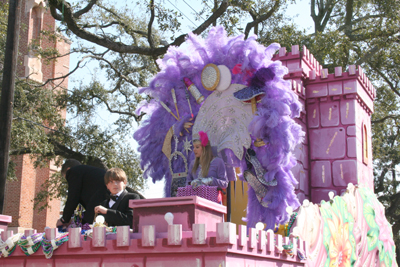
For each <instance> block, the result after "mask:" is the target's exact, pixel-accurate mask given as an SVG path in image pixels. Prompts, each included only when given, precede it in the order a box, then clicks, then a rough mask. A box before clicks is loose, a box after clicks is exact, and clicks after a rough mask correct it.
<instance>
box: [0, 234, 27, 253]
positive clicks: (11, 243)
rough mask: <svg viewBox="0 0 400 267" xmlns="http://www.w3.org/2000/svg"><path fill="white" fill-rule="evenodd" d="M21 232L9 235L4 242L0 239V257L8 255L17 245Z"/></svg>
mask: <svg viewBox="0 0 400 267" xmlns="http://www.w3.org/2000/svg"><path fill="white" fill-rule="evenodd" d="M21 236H22V234H20V233H18V234H15V235H13V236H10V237H9V238H8V239H7V240H6V241H5V242H4V241H3V240H1V239H0V257H1V256H3V257H8V256H10V255H11V254H12V253H13V252H14V250H15V247H16V246H17V242H18V240H20V238H21Z"/></svg>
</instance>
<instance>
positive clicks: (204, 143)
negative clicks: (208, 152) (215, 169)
mask: <svg viewBox="0 0 400 267" xmlns="http://www.w3.org/2000/svg"><path fill="white" fill-rule="evenodd" d="M199 136H200V142H201V145H202V146H207V144H208V136H207V133H205V132H203V131H200V132H199Z"/></svg>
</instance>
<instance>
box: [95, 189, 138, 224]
mask: <svg viewBox="0 0 400 267" xmlns="http://www.w3.org/2000/svg"><path fill="white" fill-rule="evenodd" d="M130 199H140V196H139V195H137V194H135V193H128V191H126V190H124V191H123V192H122V193H121V195H120V196H119V197H118V199H117V201H116V202H115V203H114V205H113V206H112V207H111V208H110V207H109V205H108V202H109V201H110V199H109V198H108V199H106V200H104V201H103V202H101V204H100V205H102V206H103V207H105V208H107V209H108V211H107V214H102V215H103V216H104V218H105V220H106V222H107V224H108V226H122V225H129V226H130V227H131V228H132V220H133V210H132V209H131V208H129V200H130Z"/></svg>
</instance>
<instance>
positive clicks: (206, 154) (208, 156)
mask: <svg viewBox="0 0 400 267" xmlns="http://www.w3.org/2000/svg"><path fill="white" fill-rule="evenodd" d="M194 143H199V144H200V145H201V141H200V140H197V139H196V140H194V141H193V145H194ZM202 147H203V153H202V154H201V156H200V158H196V159H195V161H194V164H193V169H192V173H195V172H196V171H197V169H198V168H199V164H200V165H201V176H203V177H204V178H206V177H207V175H208V170H209V169H210V163H211V160H212V159H213V157H214V156H213V153H212V149H211V144H210V141H208V143H207V145H206V146H203V145H202Z"/></svg>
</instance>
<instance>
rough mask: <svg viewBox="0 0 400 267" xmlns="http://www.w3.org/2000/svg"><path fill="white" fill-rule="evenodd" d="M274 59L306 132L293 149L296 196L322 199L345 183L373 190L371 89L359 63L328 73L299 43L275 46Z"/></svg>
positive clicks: (342, 187) (342, 186)
mask: <svg viewBox="0 0 400 267" xmlns="http://www.w3.org/2000/svg"><path fill="white" fill-rule="evenodd" d="M274 60H280V61H282V63H283V65H285V66H287V68H288V69H289V73H288V74H287V75H286V77H285V78H286V79H288V80H289V79H290V80H292V85H293V90H294V91H295V92H296V94H297V95H298V96H299V99H300V101H301V102H302V103H303V104H304V108H303V110H302V114H301V117H300V119H299V120H298V122H299V123H300V125H301V126H302V127H303V129H304V131H305V132H306V138H305V140H304V142H303V144H301V145H300V146H299V147H298V148H297V149H296V151H295V154H296V157H297V160H298V164H297V166H296V167H294V168H293V170H292V171H293V174H294V175H295V177H296V178H297V179H298V181H299V185H298V186H297V187H296V190H297V194H298V197H299V200H300V201H302V200H303V199H305V198H307V199H310V200H311V201H312V202H314V203H319V202H320V201H321V200H328V199H329V197H328V193H329V192H330V191H332V192H334V193H335V195H337V194H341V193H342V192H343V191H344V190H345V189H346V186H347V184H348V183H353V184H357V185H362V186H364V187H368V188H370V189H372V190H373V172H372V145H371V114H372V112H373V99H374V98H375V89H374V87H373V86H372V84H371V82H370V81H369V80H368V78H367V77H366V75H365V74H363V72H362V69H361V68H360V67H358V68H357V67H356V66H354V65H351V66H349V70H348V72H342V67H336V68H335V73H334V74H328V70H327V69H322V68H321V66H320V64H319V63H318V62H317V61H316V59H315V58H314V56H313V55H312V54H311V53H310V52H309V51H308V50H307V48H306V47H303V51H299V47H298V46H293V47H292V51H291V52H286V48H281V49H280V51H279V54H278V55H275V57H274Z"/></svg>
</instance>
